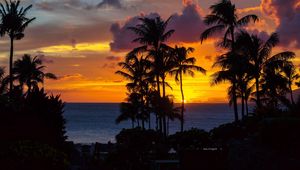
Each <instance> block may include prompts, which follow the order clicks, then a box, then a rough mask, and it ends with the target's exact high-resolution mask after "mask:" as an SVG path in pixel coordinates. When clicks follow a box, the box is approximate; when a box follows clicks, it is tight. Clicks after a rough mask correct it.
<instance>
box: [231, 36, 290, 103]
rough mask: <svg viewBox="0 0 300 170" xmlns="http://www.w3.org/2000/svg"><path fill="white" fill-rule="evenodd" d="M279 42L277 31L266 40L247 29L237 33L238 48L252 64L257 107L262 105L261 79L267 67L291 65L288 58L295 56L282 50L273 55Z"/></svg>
mask: <svg viewBox="0 0 300 170" xmlns="http://www.w3.org/2000/svg"><path fill="white" fill-rule="evenodd" d="M278 43H279V37H278V34H277V33H272V34H271V35H270V37H269V38H268V39H267V40H266V41H263V40H262V39H260V38H259V37H258V36H257V35H250V34H249V33H248V32H246V31H241V32H239V33H238V34H237V38H236V44H237V45H236V49H237V51H239V53H241V54H242V55H243V56H244V57H246V58H248V59H249V63H250V64H251V65H252V74H253V76H254V79H255V88H256V104H257V107H260V106H261V98H260V95H261V94H260V92H261V87H260V81H261V80H260V79H261V76H262V74H263V72H264V70H268V69H266V67H267V65H268V66H271V65H274V66H272V67H275V68H278V67H281V68H283V66H284V65H290V62H289V61H288V60H289V59H291V58H293V57H294V56H295V54H294V53H293V52H290V51H285V52H281V53H279V54H276V55H274V56H271V54H272V49H273V48H274V47H275V46H276V45H277V44H278ZM269 74H270V73H269Z"/></svg>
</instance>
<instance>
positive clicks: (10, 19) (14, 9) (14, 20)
mask: <svg viewBox="0 0 300 170" xmlns="http://www.w3.org/2000/svg"><path fill="white" fill-rule="evenodd" d="M0 7H1V8H0V13H1V18H2V21H1V29H0V35H1V36H4V35H5V34H7V35H8V36H9V38H10V57H9V80H10V86H9V90H10V91H11V90H12V88H13V77H12V72H13V56H14V40H20V39H22V38H23V37H24V30H25V29H26V27H27V26H28V25H29V24H30V23H31V22H32V21H33V20H35V18H27V17H26V14H27V12H28V10H29V9H31V7H32V5H29V6H27V7H26V8H24V7H20V0H16V1H11V0H10V1H9V2H8V1H7V0H5V4H2V3H0Z"/></svg>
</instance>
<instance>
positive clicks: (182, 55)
mask: <svg viewBox="0 0 300 170" xmlns="http://www.w3.org/2000/svg"><path fill="white" fill-rule="evenodd" d="M192 52H194V48H185V47H178V46H176V47H175V49H174V56H175V57H174V59H173V62H174V68H173V69H171V71H170V74H171V75H175V81H176V82H177V83H179V85H180V92H181V119H180V120H181V126H180V127H181V131H183V124H184V110H185V108H184V101H185V99H184V93H183V74H188V75H190V76H192V77H193V76H194V75H195V73H194V71H198V72H201V73H203V74H205V73H206V70H205V69H204V68H202V67H200V66H196V65H195V64H196V58H194V57H188V54H189V53H192Z"/></svg>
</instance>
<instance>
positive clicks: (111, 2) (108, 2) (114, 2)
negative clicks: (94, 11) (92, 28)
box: [97, 0, 122, 8]
mask: <svg viewBox="0 0 300 170" xmlns="http://www.w3.org/2000/svg"><path fill="white" fill-rule="evenodd" d="M97 7H98V8H103V7H115V8H122V4H121V2H120V0H103V1H102V2H100V3H99V4H98V5H97Z"/></svg>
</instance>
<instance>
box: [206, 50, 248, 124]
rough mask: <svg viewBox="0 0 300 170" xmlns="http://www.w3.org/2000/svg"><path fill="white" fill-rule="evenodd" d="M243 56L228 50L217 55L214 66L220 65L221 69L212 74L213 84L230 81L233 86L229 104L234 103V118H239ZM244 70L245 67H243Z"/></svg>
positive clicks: (230, 89) (229, 93)
mask: <svg viewBox="0 0 300 170" xmlns="http://www.w3.org/2000/svg"><path fill="white" fill-rule="evenodd" d="M240 59H241V56H239V55H238V54H236V53H234V52H227V53H225V54H222V55H220V56H218V57H217V60H216V62H215V63H214V65H213V67H220V68H221V70H220V71H217V72H216V73H214V74H212V76H211V77H212V83H211V84H212V85H217V84H219V83H222V82H229V83H231V86H230V87H229V88H228V96H229V99H230V100H229V104H231V102H232V103H233V104H234V110H235V112H234V119H235V121H238V120H239V116H238V112H237V108H236V107H237V83H238V81H237V75H238V74H239V73H240V72H241V70H240V69H241V68H243V67H241V66H243V65H242V63H241V61H243V60H240ZM242 70H243V69H242Z"/></svg>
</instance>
